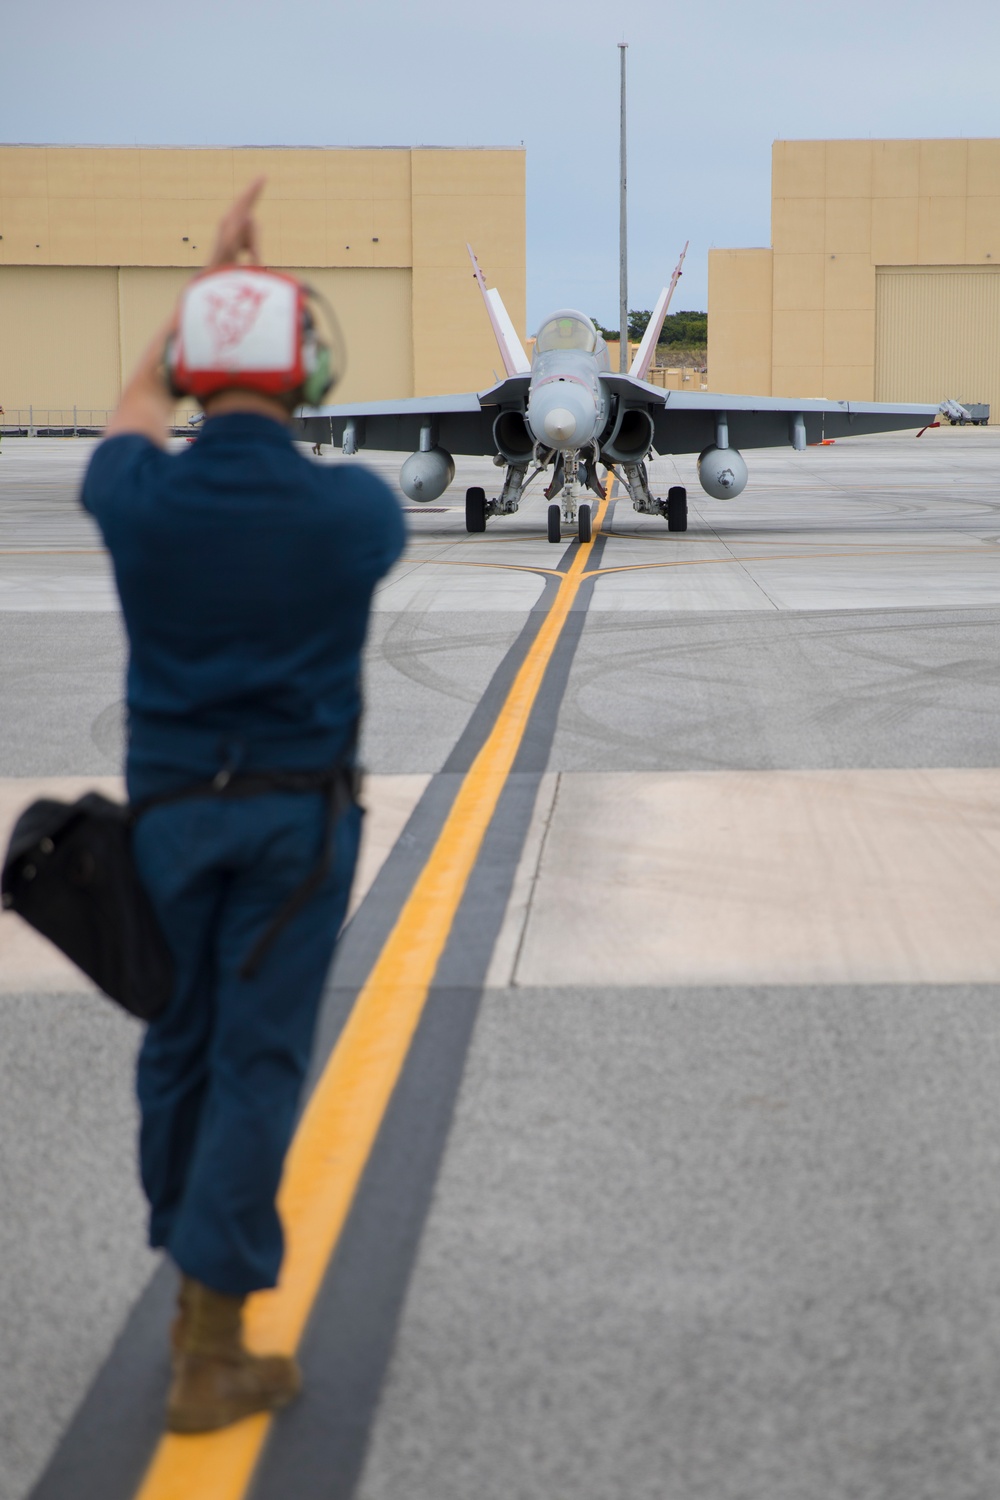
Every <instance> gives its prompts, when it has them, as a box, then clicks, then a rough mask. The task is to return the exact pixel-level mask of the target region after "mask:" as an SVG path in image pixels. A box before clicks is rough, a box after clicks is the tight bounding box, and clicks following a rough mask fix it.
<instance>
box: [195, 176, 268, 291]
mask: <svg viewBox="0 0 1000 1500" xmlns="http://www.w3.org/2000/svg"><path fill="white" fill-rule="evenodd" d="M266 181H267V178H266V177H258V178H256V179H255V180H254V181H253V182H251V184H250V186H249V187H248V188H245V189H244V191H243V192H242V193H241V194H240V196H239V197H238V198H237V199H236V202H235V203H234V204H233V206H232V208H229V209H227V210H226V212H225V213H224V214H223V216H222V218H221V219H220V220H219V227H218V230H217V231H216V235H215V246H214V248H213V250H212V254H211V256H210V257H209V260H208V268H209V269H211V268H212V267H213V266H230V265H233V264H235V262H237V261H238V260H239V259H240V256H241V255H243V254H244V253H245V254H246V256H247V259H248V261H249V263H250V265H252V266H259V265H260V235H259V230H258V226H257V220H256V219H255V218H254V212H253V211H254V208H255V207H256V204H257V199H258V198H259V197H260V195H261V193H262V192H263V190H264V184H265V182H266Z"/></svg>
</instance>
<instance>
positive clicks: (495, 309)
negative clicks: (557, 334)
mask: <svg viewBox="0 0 1000 1500" xmlns="http://www.w3.org/2000/svg"><path fill="white" fill-rule="evenodd" d="M465 248H466V250H468V252H469V259H470V260H471V261H472V269H473V272H474V273H475V277H476V281H477V282H478V283H479V290H480V291H481V292H482V294H483V301H484V302H485V304H486V314H487V316H488V318H489V320H490V323H491V325H492V328H493V334H494V337H495V338H496V341H497V348H498V349H499V350H500V358H501V359H502V360H503V367H504V371H505V372H506V374H508V375H527V373H528V371H529V370H530V369H531V361H530V360H529V359H528V356H527V355H526V354H525V352H524V346H523V345H522V343H521V340H520V339H519V338H518V336H517V332H516V330H515V328H514V325H513V323H512V322H511V320H510V314H509V313H508V311H507V309H506V308H505V307H504V305H503V302H502V300H501V297H500V293H499V292H498V291H497V290H496V288H495V287H493V288H491V289H490V290H489V291H487V289H486V277H485V276H484V275H483V273H482V271H481V270H480V269H479V262H478V260H477V259H476V256H475V252H474V251H473V248H472V246H471V245H466V247H465Z"/></svg>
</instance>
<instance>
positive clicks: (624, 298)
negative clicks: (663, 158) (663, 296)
mask: <svg viewBox="0 0 1000 1500" xmlns="http://www.w3.org/2000/svg"><path fill="white" fill-rule="evenodd" d="M618 51H619V52H620V53H621V74H622V118H621V134H620V146H619V164H618V180H619V206H618V215H619V216H618V261H619V264H618V368H619V370H620V371H621V373H622V374H623V375H627V374H628V215H627V212H626V208H625V194H626V189H627V186H628V180H627V176H626V171H625V159H626V153H625V53H626V52H627V51H628V42H619V43H618Z"/></svg>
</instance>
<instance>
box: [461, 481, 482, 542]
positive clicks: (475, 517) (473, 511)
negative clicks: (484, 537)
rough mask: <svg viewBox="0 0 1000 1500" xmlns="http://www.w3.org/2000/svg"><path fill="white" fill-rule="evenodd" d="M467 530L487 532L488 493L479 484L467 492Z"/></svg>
mask: <svg viewBox="0 0 1000 1500" xmlns="http://www.w3.org/2000/svg"><path fill="white" fill-rule="evenodd" d="M465 529H466V531H485V530H486V491H485V490H484V489H481V488H480V486H479V485H478V484H474V485H473V486H472V488H471V489H468V490H466V492H465Z"/></svg>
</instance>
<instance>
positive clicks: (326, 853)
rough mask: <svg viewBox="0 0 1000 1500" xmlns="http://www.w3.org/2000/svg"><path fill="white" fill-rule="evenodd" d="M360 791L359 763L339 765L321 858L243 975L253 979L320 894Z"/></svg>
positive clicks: (259, 942) (254, 952) (331, 785)
mask: <svg viewBox="0 0 1000 1500" xmlns="http://www.w3.org/2000/svg"><path fill="white" fill-rule="evenodd" d="M359 791H360V776H359V773H358V771H357V768H356V767H355V766H340V767H338V768H337V770H336V771H335V772H334V773H333V776H332V778H331V779H330V782H329V785H328V788H327V798H326V823H325V825H324V828H323V847H322V848H321V849H320V854H319V859H318V860H317V861H316V863H315V865H314V866H313V868H312V869H311V870H310V871H309V874H308V875H307V876H306V878H305V880H303V882H302V884H301V885H299V886H296V888H295V890H294V891H293V892H292V894H291V895H290V896H289V897H288V899H287V900H286V901H285V902H284V903H283V905H281V906H280V907H279V908H278V910H277V912H276V913H275V915H274V916H273V917H272V918H271V921H270V922H269V923H268V925H267V927H266V928H265V929H264V931H263V932H262V933H261V935H260V937H259V938H258V939H257V941H256V942H255V943H254V945H253V947H252V948H251V950H250V952H249V953H248V954H247V956H246V958H245V959H244V960H243V962H242V964H241V965H240V978H241V979H252V978H253V977H254V975H255V974H256V973H257V970H258V969H259V968H260V966H261V963H262V961H263V958H264V955H265V953H266V952H267V950H268V949H269V948H270V946H271V944H272V943H273V942H274V940H275V938H276V937H277V936H278V934H279V933H280V932H281V931H282V929H283V928H285V927H286V926H287V925H288V923H289V922H290V921H291V920H292V918H293V917H297V916H298V914H299V912H300V911H301V910H302V909H303V907H304V906H306V905H307V903H308V902H309V901H310V900H311V899H312V897H313V896H314V895H315V894H316V892H317V891H318V890H319V888H320V886H321V885H322V884H323V881H324V880H325V879H326V877H327V875H328V874H329V873H330V859H331V856H332V853H333V833H334V829H335V828H336V826H337V823H338V821H339V819H340V817H341V814H342V813H345V812H346V811H347V809H348V808H349V807H350V806H351V805H352V803H355V802H357V800H358V792H359Z"/></svg>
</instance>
